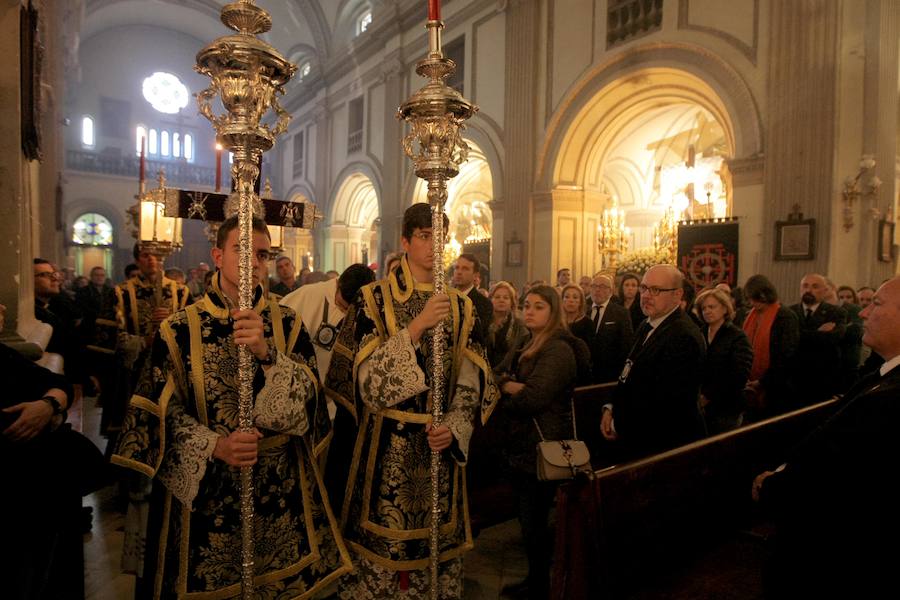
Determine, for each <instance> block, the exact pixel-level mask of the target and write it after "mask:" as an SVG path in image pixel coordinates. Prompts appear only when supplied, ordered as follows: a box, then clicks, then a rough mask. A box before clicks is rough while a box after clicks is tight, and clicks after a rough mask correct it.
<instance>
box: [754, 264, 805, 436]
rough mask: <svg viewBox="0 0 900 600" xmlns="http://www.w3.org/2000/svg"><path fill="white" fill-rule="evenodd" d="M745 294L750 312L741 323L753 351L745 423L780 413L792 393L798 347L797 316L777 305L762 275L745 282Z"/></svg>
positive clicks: (798, 328)
mask: <svg viewBox="0 0 900 600" xmlns="http://www.w3.org/2000/svg"><path fill="white" fill-rule="evenodd" d="M744 293H745V294H746V296H747V298H748V299H749V300H750V304H751V305H752V306H753V308H752V309H751V310H750V313H749V314H748V315H747V318H746V319H745V320H744V325H743V328H744V333H746V334H747V337H748V338H750V345H751V346H752V347H753V366H752V367H751V368H750V377H749V378H748V381H747V387H746V388H745V390H744V392H745V396H746V398H747V404H748V406H747V413H746V415H745V418H746V420H747V421H754V420H759V419H761V418H765V417H769V416H772V415H774V414H778V413H780V412H782V411H783V408H782V407H783V406H784V403H785V398H786V397H787V395H789V394H790V393H791V392H792V388H791V371H792V365H793V358H794V354H796V352H797V347H798V346H799V344H800V323H799V322H798V321H797V316H796V315H795V314H794V313H793V312H792V311H791V310H789V309H788V308H787V307H785V306H782V305H781V303H780V302H778V292H777V290H776V289H775V286H774V285H772V282H771V281H769V280H768V279H767V278H766V277H765V276H764V275H754V276H753V277H751V278H750V279H748V280H747V283H746V285H745V286H744Z"/></svg>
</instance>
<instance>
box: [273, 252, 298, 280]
mask: <svg viewBox="0 0 900 600" xmlns="http://www.w3.org/2000/svg"><path fill="white" fill-rule="evenodd" d="M275 271H276V272H277V273H278V279H280V280H282V281H287V280H288V279H290V278H291V277H293V276H294V263H292V262H291V259H289V258H281V259H280V260H279V261H278V262H277V263H276V264H275Z"/></svg>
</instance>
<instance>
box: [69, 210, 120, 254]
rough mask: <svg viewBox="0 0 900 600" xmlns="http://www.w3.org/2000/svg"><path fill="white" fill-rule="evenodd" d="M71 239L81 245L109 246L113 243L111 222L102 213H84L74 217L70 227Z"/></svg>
mask: <svg viewBox="0 0 900 600" xmlns="http://www.w3.org/2000/svg"><path fill="white" fill-rule="evenodd" d="M72 241H73V242H74V243H76V244H81V245H83V246H111V245H112V243H113V227H112V223H110V222H109V220H108V219H107V218H106V217H104V216H103V215H98V214H97V213H86V214H83V215H81V216H80V217H78V218H77V219H75V225H74V226H73V227H72Z"/></svg>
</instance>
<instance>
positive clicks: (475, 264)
mask: <svg viewBox="0 0 900 600" xmlns="http://www.w3.org/2000/svg"><path fill="white" fill-rule="evenodd" d="M459 258H463V259H465V260H467V261H469V262H470V263H472V271H473V272H475V273H478V274H479V275H481V261H480V260H478V257H477V256H475V255H474V254H472V253H470V252H464V253H462V254H460V255H459Z"/></svg>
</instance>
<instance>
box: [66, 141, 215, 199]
mask: <svg viewBox="0 0 900 600" xmlns="http://www.w3.org/2000/svg"><path fill="white" fill-rule="evenodd" d="M66 168H68V169H71V170H73V171H83V172H86V173H102V174H104V175H117V176H121V177H132V178H134V179H135V180H137V178H138V172H139V171H140V158H138V157H137V156H121V155H110V154H103V153H97V152H84V151H81V150H67V151H66ZM160 169H163V170H164V171H165V173H166V182H167V183H168V184H169V185H173V186H180V187H191V186H205V187H210V188H211V187H213V186H214V185H215V184H216V170H215V169H213V168H211V167H201V166H197V165H192V164H191V163H188V162H184V161H178V160H172V161H167V160H148V161H147V164H146V177H147V186H148V187H153V186H154V184H155V181H156V173H157V172H158V171H159V170H160ZM222 189H223V190H229V189H231V174H230V173H229V169H228V165H223V169H222Z"/></svg>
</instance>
